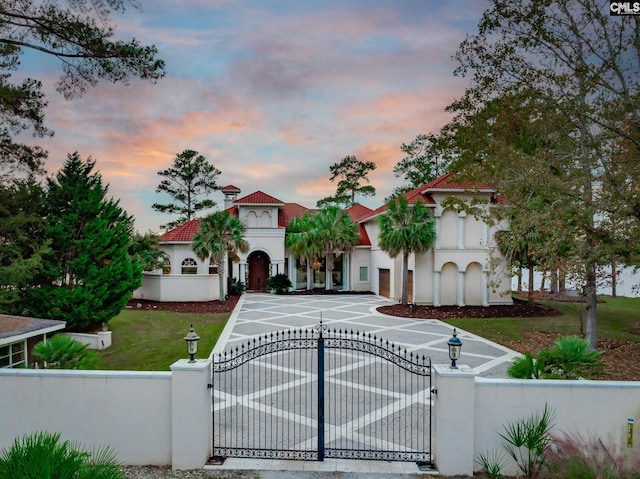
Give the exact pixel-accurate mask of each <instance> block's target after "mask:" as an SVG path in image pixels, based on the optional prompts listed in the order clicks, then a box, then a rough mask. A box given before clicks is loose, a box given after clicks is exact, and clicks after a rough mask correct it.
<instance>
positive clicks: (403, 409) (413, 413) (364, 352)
mask: <svg viewBox="0 0 640 479" xmlns="http://www.w3.org/2000/svg"><path fill="white" fill-rule="evenodd" d="M212 384H213V455H212V457H213V458H218V459H220V458H226V457H250V458H270V459H297V460H310V461H313V460H317V461H322V460H323V459H324V458H344V459H347V458H352V459H370V460H385V461H415V462H419V463H426V464H431V462H432V461H431V452H430V450H431V398H430V392H431V360H430V358H428V357H425V356H418V355H414V354H413V353H407V351H406V350H404V351H403V350H402V349H401V348H399V347H396V346H394V345H393V344H390V343H389V342H388V341H384V340H382V339H380V338H377V337H376V336H371V335H370V334H369V335H366V334H361V333H359V332H355V333H354V332H353V331H351V332H347V331H342V330H327V328H326V326H323V325H322V323H320V324H319V325H317V326H316V327H315V329H311V330H309V329H307V330H290V331H284V332H277V333H272V334H269V335H266V336H262V337H260V338H255V339H253V340H251V341H249V342H248V343H245V344H244V345H242V346H241V347H239V348H236V349H234V350H232V351H229V352H224V353H222V354H220V355H216V356H215V357H214V361H213V378H212Z"/></svg>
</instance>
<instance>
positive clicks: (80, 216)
mask: <svg viewBox="0 0 640 479" xmlns="http://www.w3.org/2000/svg"><path fill="white" fill-rule="evenodd" d="M94 166H95V161H93V160H92V159H91V158H90V157H89V158H88V159H87V160H86V161H83V160H82V159H81V158H80V155H79V154H78V153H77V152H76V153H73V154H70V155H68V157H67V160H66V162H65V164H64V166H63V167H62V169H61V170H60V171H59V172H58V174H57V175H56V176H55V178H53V179H51V178H50V179H48V181H47V186H48V191H47V205H46V212H47V216H46V230H45V237H46V238H47V239H48V240H50V241H51V249H52V254H50V255H47V256H46V258H45V260H44V267H45V271H44V273H43V274H42V275H41V277H40V281H39V283H40V284H39V287H37V288H34V289H32V290H31V291H30V299H31V301H30V309H31V312H32V314H34V315H36V316H39V317H46V318H52V319H59V320H63V321H67V323H68V326H69V327H71V328H76V329H82V328H87V327H93V326H96V325H100V324H102V323H103V322H107V321H109V320H110V319H111V318H113V317H114V316H115V315H117V314H118V313H119V312H120V310H121V309H122V308H123V307H124V305H125V304H126V302H127V300H128V299H129V298H130V296H131V292H132V291H133V290H134V289H135V288H137V287H138V286H140V284H141V281H142V268H141V266H140V265H139V264H138V262H137V261H135V260H134V261H132V260H131V258H130V256H129V254H128V252H127V248H128V246H129V244H130V242H131V237H132V234H133V218H132V217H131V216H129V215H127V213H126V212H125V211H124V210H123V209H122V208H121V207H120V206H119V204H118V202H117V201H114V200H113V199H106V194H107V190H108V188H107V186H103V184H102V177H101V176H100V174H98V173H93V172H92V171H93V168H94Z"/></svg>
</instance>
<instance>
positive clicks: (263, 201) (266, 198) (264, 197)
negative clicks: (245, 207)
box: [233, 191, 284, 205]
mask: <svg viewBox="0 0 640 479" xmlns="http://www.w3.org/2000/svg"><path fill="white" fill-rule="evenodd" d="M233 203H234V204H236V205H238V204H249V205H284V201H280V200H279V199H277V198H274V197H273V196H271V195H268V194H266V193H264V192H262V191H256V192H255V193H251V194H250V195H247V196H244V197H242V198H238V199H237V200H235V201H234V202H233Z"/></svg>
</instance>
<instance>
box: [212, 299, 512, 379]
mask: <svg viewBox="0 0 640 479" xmlns="http://www.w3.org/2000/svg"><path fill="white" fill-rule="evenodd" d="M389 304H393V303H392V302H390V301H389V300H388V299H386V298H382V297H379V296H375V295H371V294H344V295H342V294H336V295H275V294H266V293H248V294H246V295H244V296H243V297H242V298H241V299H240V301H239V302H238V305H237V307H236V309H235V311H234V312H233V314H232V316H231V318H230V319H229V322H228V323H227V326H226V327H225V329H224V331H223V333H222V335H221V337H220V339H219V340H218V344H217V345H216V348H215V350H214V352H216V353H217V352H221V351H223V350H224V349H227V348H231V347H234V348H235V347H236V346H240V345H241V344H242V343H246V342H247V341H249V340H250V339H252V338H254V337H256V336H262V335H264V334H268V333H271V332H275V331H282V330H286V329H291V328H295V329H306V328H313V327H314V326H315V325H316V324H318V323H319V322H320V319H321V318H322V322H323V324H325V325H327V326H328V327H329V328H330V329H334V328H335V329H343V330H344V329H347V330H353V331H356V330H357V331H360V332H366V333H371V334H372V335H376V336H378V337H381V338H383V339H385V340H389V342H392V343H394V344H395V345H397V346H401V347H403V348H406V349H407V351H411V352H417V353H419V354H420V355H422V354H424V355H426V356H430V357H431V363H432V364H449V363H450V360H449V354H448V348H447V341H448V340H449V338H451V334H452V332H453V327H451V326H449V325H448V324H446V323H443V322H442V321H439V320H436V319H429V318H424V319H411V318H398V317H396V316H388V315H385V314H381V313H379V312H378V311H376V308H378V307H380V306H384V305H389ZM458 338H460V339H461V340H462V342H463V346H462V357H461V359H460V360H459V361H458V364H467V365H469V366H471V367H472V368H473V369H474V371H476V372H477V373H478V375H480V376H485V377H499V378H506V377H507V374H506V371H507V367H508V366H509V364H510V363H511V361H512V360H513V358H514V357H516V356H517V354H518V353H516V352H515V351H512V350H511V349H509V348H506V347H504V346H501V345H499V344H496V343H494V342H492V341H488V340H486V339H484V338H481V337H480V336H476V335H475V334H472V333H469V332H467V331H464V330H463V329H460V328H458Z"/></svg>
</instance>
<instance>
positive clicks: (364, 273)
mask: <svg viewBox="0 0 640 479" xmlns="http://www.w3.org/2000/svg"><path fill="white" fill-rule="evenodd" d="M367 281H369V267H368V266H360V282H361V283H366V282H367Z"/></svg>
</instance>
